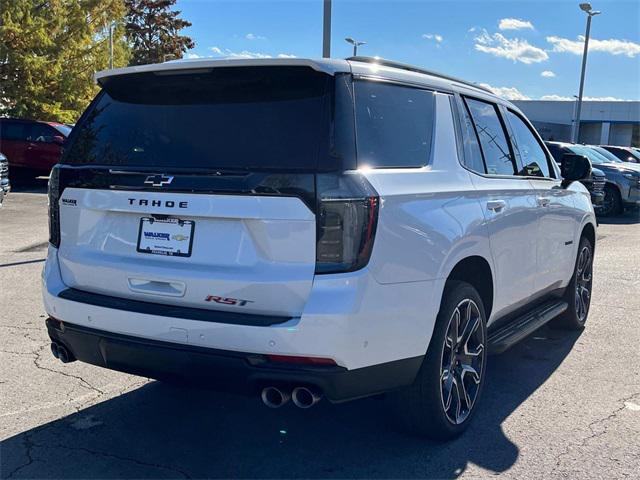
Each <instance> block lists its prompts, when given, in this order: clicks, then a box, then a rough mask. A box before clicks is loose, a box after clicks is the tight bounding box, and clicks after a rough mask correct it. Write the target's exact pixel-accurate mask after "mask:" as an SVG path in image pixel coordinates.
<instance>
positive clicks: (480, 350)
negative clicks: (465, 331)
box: [464, 343, 484, 357]
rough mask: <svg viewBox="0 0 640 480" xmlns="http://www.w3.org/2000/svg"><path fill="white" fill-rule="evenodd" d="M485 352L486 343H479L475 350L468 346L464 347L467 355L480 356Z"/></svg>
mask: <svg viewBox="0 0 640 480" xmlns="http://www.w3.org/2000/svg"><path fill="white" fill-rule="evenodd" d="M483 352H484V345H483V344H481V343H480V344H479V345H478V346H477V347H476V348H475V349H474V350H469V349H468V348H467V347H466V346H465V347H464V355H465V356H466V357H479V356H480V355H482V353H483Z"/></svg>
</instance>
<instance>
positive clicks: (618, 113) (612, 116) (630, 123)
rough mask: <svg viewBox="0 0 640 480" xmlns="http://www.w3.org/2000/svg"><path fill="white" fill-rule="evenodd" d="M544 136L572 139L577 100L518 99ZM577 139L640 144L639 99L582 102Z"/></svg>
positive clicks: (599, 143)
mask: <svg viewBox="0 0 640 480" xmlns="http://www.w3.org/2000/svg"><path fill="white" fill-rule="evenodd" d="M513 103H514V104H516V105H517V106H518V107H519V108H520V109H521V110H522V111H523V112H524V113H525V114H526V115H527V117H528V118H529V120H531V122H532V123H533V124H534V125H535V127H536V128H537V129H538V132H539V133H540V135H541V136H542V138H544V139H545V140H557V141H564V142H569V141H571V126H572V124H573V119H574V117H575V108H576V102H572V101H550V100H517V101H514V102H513ZM578 143H587V144H595V145H623V146H629V145H632V146H634V147H638V146H640V102H592V101H584V102H582V113H581V115H580V138H579V140H578Z"/></svg>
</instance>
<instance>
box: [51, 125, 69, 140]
mask: <svg viewBox="0 0 640 480" xmlns="http://www.w3.org/2000/svg"><path fill="white" fill-rule="evenodd" d="M53 128H55V129H56V130H57V131H58V132H60V133H61V134H62V135H63V136H65V137H68V136H69V134H70V133H71V127H69V126H68V125H53Z"/></svg>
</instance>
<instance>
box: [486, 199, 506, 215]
mask: <svg viewBox="0 0 640 480" xmlns="http://www.w3.org/2000/svg"><path fill="white" fill-rule="evenodd" d="M506 206H507V202H505V201H504V200H489V201H488V202H487V208H488V209H489V210H491V211H492V212H496V213H497V212H499V211H501V210H502V209H504V207H506Z"/></svg>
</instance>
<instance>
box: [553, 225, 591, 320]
mask: <svg viewBox="0 0 640 480" xmlns="http://www.w3.org/2000/svg"><path fill="white" fill-rule="evenodd" d="M592 285H593V245H591V242H590V241H589V239H588V238H586V237H582V238H581V239H580V244H579V246H578V255H577V257H576V265H575V267H574V269H573V276H572V277H571V281H570V282H569V285H567V289H566V290H565V292H564V300H565V301H566V302H567V303H568V304H569V307H568V308H567V310H566V311H565V312H564V313H563V314H562V315H559V316H558V317H557V318H555V319H554V320H552V321H551V326H553V327H556V328H563V329H566V330H582V329H583V328H584V325H585V323H586V321H587V316H588V315H589V307H590V305H591V287H592Z"/></svg>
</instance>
